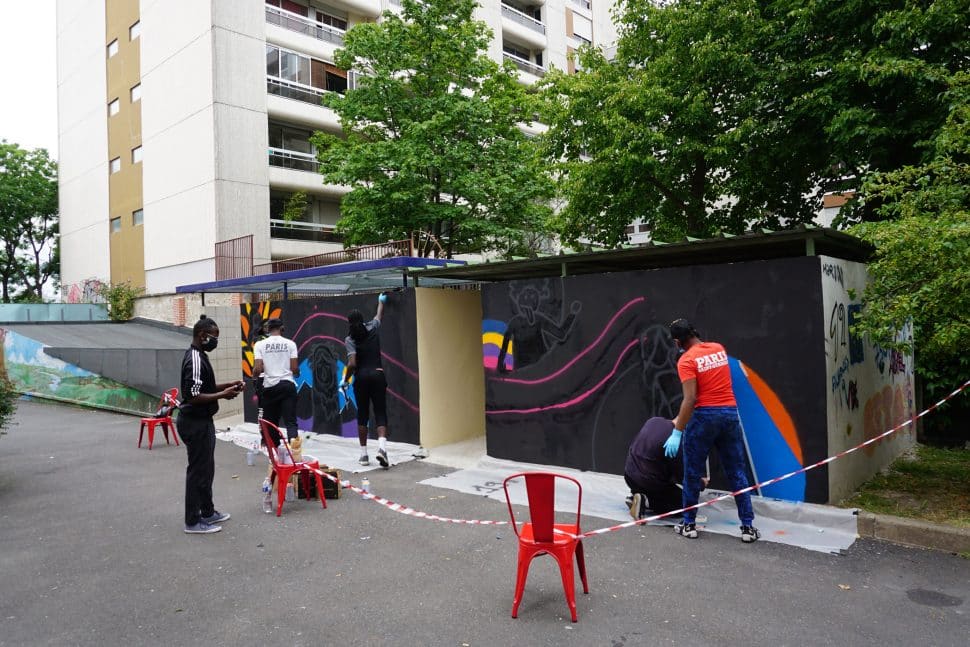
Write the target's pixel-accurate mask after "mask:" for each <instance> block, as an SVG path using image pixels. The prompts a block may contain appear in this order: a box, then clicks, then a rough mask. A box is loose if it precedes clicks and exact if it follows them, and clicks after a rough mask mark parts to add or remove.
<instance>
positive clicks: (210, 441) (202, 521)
mask: <svg viewBox="0 0 970 647" xmlns="http://www.w3.org/2000/svg"><path fill="white" fill-rule="evenodd" d="M218 344H219V326H218V325H216V322H215V321H213V320H212V319H209V318H208V317H206V316H205V315H202V317H201V318H200V319H199V320H198V321H197V322H196V323H195V326H193V328H192V345H191V346H189V349H188V350H187V351H185V356H184V357H183V358H182V380H181V390H182V405H181V406H180V407H179V410H180V411H179V419H178V433H179V436H181V437H182V441H183V442H184V443H185V450H186V453H187V454H188V460H189V464H188V467H187V468H186V469H185V532H186V533H189V534H209V533H213V532H219V531H220V530H222V527H221V526H218V525H216V524H219V523H222V522H224V521H228V520H229V516H230V515H229V513H228V512H219V511H218V510H216V509H215V506H213V504H212V479H213V477H214V476H215V470H216V460H215V451H216V427H215V424H214V423H213V422H212V417H213V416H214V415H215V414H216V412H217V411H219V400H232V399H233V398H234V397H236V396H237V395H239V394H240V393H241V392H242V390H243V382H242V380H236V381H235V382H226V383H224V384H216V374H215V372H214V371H213V370H212V364H210V363H209V356H208V355H207V353H211V352H212V351H214V350H215V349H216V346H217V345H218Z"/></svg>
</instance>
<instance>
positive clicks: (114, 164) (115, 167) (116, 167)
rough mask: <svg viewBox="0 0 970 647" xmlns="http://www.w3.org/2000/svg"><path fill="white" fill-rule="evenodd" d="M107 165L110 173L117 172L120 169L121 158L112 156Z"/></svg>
mask: <svg viewBox="0 0 970 647" xmlns="http://www.w3.org/2000/svg"><path fill="white" fill-rule="evenodd" d="M108 166H109V168H110V169H111V172H112V173H117V172H118V171H120V170H121V158H120V157H116V158H114V159H113V160H111V162H109V164H108Z"/></svg>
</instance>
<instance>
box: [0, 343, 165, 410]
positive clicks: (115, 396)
mask: <svg viewBox="0 0 970 647" xmlns="http://www.w3.org/2000/svg"><path fill="white" fill-rule="evenodd" d="M0 342H2V343H3V361H2V363H0V369H2V371H0V379H3V377H4V376H5V377H6V378H7V379H9V380H10V382H11V383H12V384H13V385H14V388H15V389H16V390H17V391H19V392H21V393H25V394H30V395H36V396H38V397H50V398H56V399H58V400H64V401H67V402H75V403H78V404H83V405H86V406H93V407H102V408H106V409H113V410H117V411H125V412H129V413H134V414H140V415H143V414H145V413H146V412H150V411H154V410H155V408H156V406H157V405H158V397H157V396H152V395H148V394H147V393H142V392H141V391H137V390H135V389H132V388H130V387H127V386H125V385H124V384H121V383H119V382H115V381H114V380H109V379H108V378H105V377H101V376H100V375H96V374H94V373H91V372H90V371H86V370H84V369H83V368H80V367H77V366H74V365H73V364H68V363H67V362H65V361H63V360H60V359H57V358H56V357H51V356H50V355H48V354H47V353H45V352H44V348H45V347H44V344H42V343H40V342H39V341H36V340H34V339H31V338H29V337H24V336H23V335H20V334H17V333H15V332H13V331H12V330H5V329H2V328H0Z"/></svg>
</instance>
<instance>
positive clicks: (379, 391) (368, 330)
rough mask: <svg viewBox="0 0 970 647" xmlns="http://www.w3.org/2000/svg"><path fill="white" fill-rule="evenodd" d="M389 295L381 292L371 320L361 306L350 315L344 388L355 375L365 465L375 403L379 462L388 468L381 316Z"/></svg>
mask: <svg viewBox="0 0 970 647" xmlns="http://www.w3.org/2000/svg"><path fill="white" fill-rule="evenodd" d="M386 302H387V295H386V294H384V293H383V292H381V294H380V296H378V298H377V314H376V315H374V318H373V319H371V320H370V321H368V322H366V323H365V322H364V316H363V315H362V314H361V313H360V310H352V311H351V312H350V314H348V315H347V323H348V324H349V325H350V331H349V332H350V334H349V335H347V338H346V339H345V340H344V344H345V346H346V347H347V376H346V377H345V378H344V381H343V382H342V383H341V385H340V388H342V389H345V388H346V387H347V383H348V382H349V380H350V378H351V376H354V399H355V400H356V402H357V437H358V439H359V440H360V459H359V460H358V462H359V463H360V464H361V465H370V459H369V458H368V457H367V423H368V420H369V418H370V407H371V405H372V404H373V406H374V425H375V426H376V427H377V442H378V449H377V462H378V463H380V464H381V467H383V468H384V469H388V468H389V467H390V463H389V462H388V460H387V445H386V443H387V380H386V379H385V378H384V368H383V366H382V364H381V335H380V327H381V317H382V316H383V314H384V304H385V303H386Z"/></svg>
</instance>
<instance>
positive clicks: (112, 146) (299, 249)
mask: <svg viewBox="0 0 970 647" xmlns="http://www.w3.org/2000/svg"><path fill="white" fill-rule="evenodd" d="M614 4H615V0H480V2H479V7H478V9H477V12H476V18H477V19H479V20H482V21H484V22H485V23H486V24H488V25H489V27H490V28H491V30H492V32H493V34H494V37H493V40H492V42H491V44H490V47H489V51H488V55H489V56H491V57H492V58H493V59H494V60H496V61H501V60H503V59H508V60H511V61H513V62H514V63H515V65H516V66H517V67H518V69H519V74H520V80H521V82H522V83H526V84H529V83H534V82H535V81H536V80H537V79H538V78H540V77H541V76H542V75H543V74H545V72H546V70H548V69H549V68H550V67H551V66H555V67H557V68H560V69H567V70H570V71H572V70H573V64H572V62H571V61H570V57H569V55H570V53H571V52H572V51H574V50H575V49H577V48H578V47H580V46H581V45H583V44H584V43H592V44H594V45H598V46H599V45H604V46H608V45H610V44H612V43H614V42H615V40H616V28H615V26H614V25H613V24H612V22H611V14H610V11H611V10H612V8H613V5H614ZM384 11H392V12H399V11H400V1H399V0H326V1H325V2H324V1H318V0H299V1H294V0H266V1H265V2H264V1H262V0H58V2H57V56H58V81H57V82H58V113H59V116H58V130H59V142H58V144H59V150H60V157H61V158H60V179H59V181H60V189H61V191H60V200H61V204H60V213H61V259H62V260H61V274H62V283H63V285H64V286H65V287H67V286H71V285H77V284H81V283H85V282H87V281H90V280H92V279H97V280H101V281H110V282H113V283H118V282H122V281H128V282H130V283H131V284H132V285H136V286H140V287H144V288H145V291H146V293H148V294H166V293H170V292H172V291H173V290H174V288H175V287H176V286H178V285H183V284H188V283H198V282H203V281H208V280H214V279H217V278H224V275H225V274H226V272H238V268H231V267H230V268H229V269H226V267H225V265H224V264H222V263H220V262H219V259H220V258H222V256H221V254H222V252H218V253H217V251H216V250H217V249H219V250H225V249H228V248H233V251H232V255H233V256H234V257H237V258H238V257H246V255H247V254H248V255H249V257H251V259H252V260H251V262H252V264H253V265H260V264H262V263H267V262H269V261H270V260H279V259H283V258H293V257H298V256H305V255H311V254H317V253H322V252H325V251H331V250H333V249H336V248H339V246H340V240H339V238H338V237H337V235H336V234H335V233H334V226H335V225H336V223H337V221H338V220H339V218H340V199H341V196H342V195H344V194H345V193H346V192H347V190H348V189H347V188H346V187H343V186H336V185H326V184H324V183H323V181H322V178H321V176H320V175H319V173H318V168H317V161H316V158H315V156H314V150H313V148H312V145H311V144H310V142H309V136H310V134H311V133H312V132H313V131H315V130H324V131H330V132H338V131H339V122H338V119H337V117H336V115H335V114H334V113H333V112H332V111H331V110H329V109H327V108H324V107H322V106H321V105H320V97H321V96H322V95H323V94H324V93H326V92H345V91H347V89H348V88H352V87H353V85H354V83H355V78H354V76H353V74H348V73H347V72H346V71H345V70H341V69H339V68H337V67H336V66H335V65H334V64H333V61H334V58H333V57H334V52H335V51H336V50H337V49H339V48H340V47H341V46H342V43H343V37H344V34H345V33H346V31H347V30H348V29H350V28H352V27H353V26H354V25H355V24H357V23H359V22H367V21H378V20H380V19H381V15H382V13H383V12H384ZM297 191H303V192H305V193H306V194H307V196H308V208H307V210H306V214H305V216H304V218H303V219H302V220H300V221H298V222H286V221H284V220H283V219H282V211H283V209H284V207H285V205H286V204H287V201H288V200H289V198H290V197H291V196H292V195H293V194H294V193H295V192H297ZM220 275H222V276H220Z"/></svg>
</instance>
